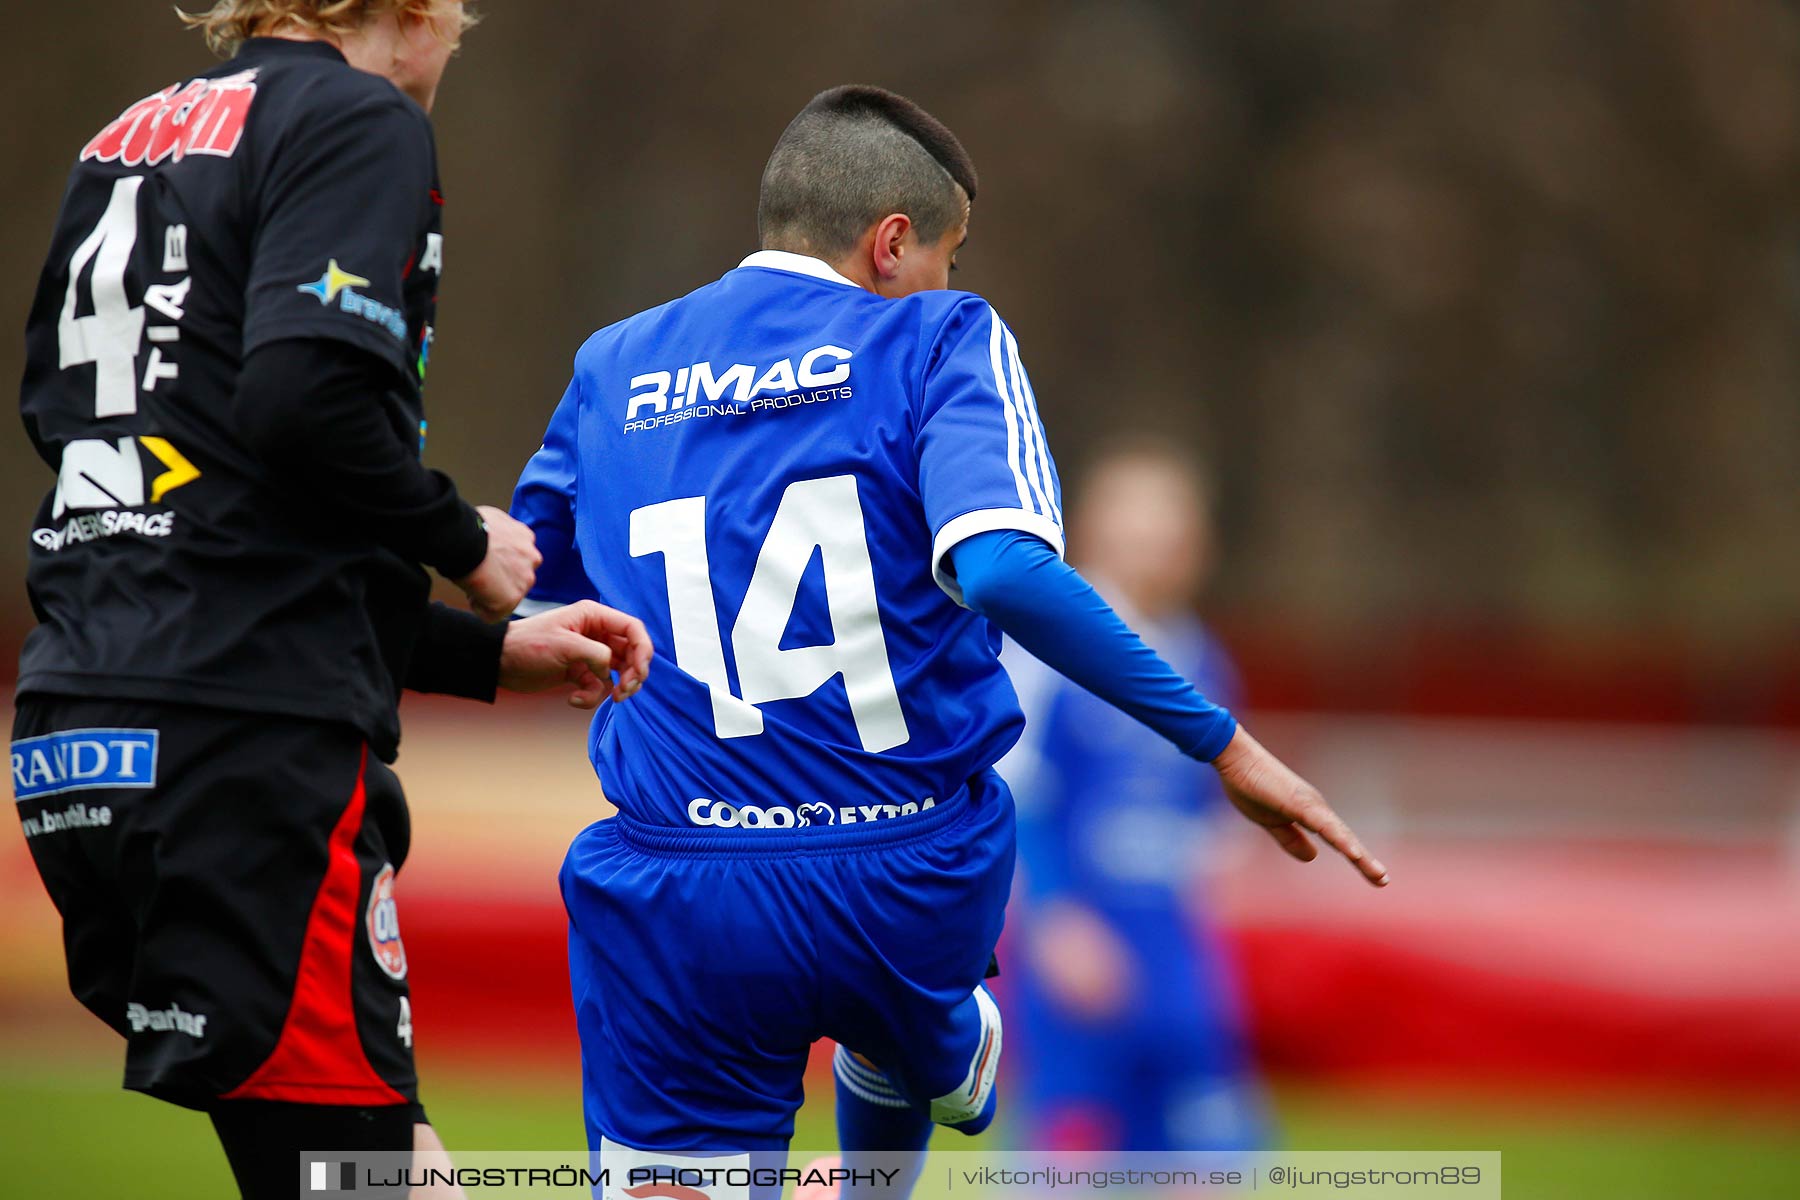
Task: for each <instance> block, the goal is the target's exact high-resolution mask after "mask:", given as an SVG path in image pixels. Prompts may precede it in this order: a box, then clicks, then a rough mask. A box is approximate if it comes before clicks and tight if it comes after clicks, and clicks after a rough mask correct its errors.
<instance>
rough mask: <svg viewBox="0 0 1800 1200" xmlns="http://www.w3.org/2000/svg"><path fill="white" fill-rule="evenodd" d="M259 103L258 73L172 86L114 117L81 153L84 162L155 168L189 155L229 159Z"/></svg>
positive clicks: (242, 72) (239, 74)
mask: <svg viewBox="0 0 1800 1200" xmlns="http://www.w3.org/2000/svg"><path fill="white" fill-rule="evenodd" d="M255 100H256V70H255V68H252V69H250V70H248V71H241V72H239V73H238V74H236V75H227V76H225V77H224V78H222V79H196V80H194V81H193V82H192V83H190V84H188V85H187V86H185V87H183V86H182V85H180V84H171V85H170V86H169V87H166V88H164V89H163V90H162V91H160V92H157V93H156V94H155V95H154V96H145V97H144V98H143V99H142V100H139V101H138V102H137V103H136V104H133V105H132V106H131V107H130V108H128V109H126V110H125V111H124V112H122V113H120V114H119V115H118V116H117V117H115V118H114V119H113V121H112V123H111V124H110V125H108V126H107V127H106V128H105V129H102V130H101V131H100V132H99V133H97V134H95V135H94V140H93V141H91V142H89V143H88V144H87V145H86V146H83V147H82V149H81V161H83V162H87V161H89V160H90V159H97V160H99V161H100V162H117V163H120V164H121V165H123V166H127V167H136V166H151V167H154V166H155V165H156V164H158V163H160V162H162V161H163V160H164V159H169V160H170V161H172V162H180V161H181V160H182V159H184V158H186V157H187V156H188V155H190V154H210V155H214V156H216V157H219V158H230V157H231V156H232V155H233V154H234V153H236V152H237V148H238V143H239V142H240V141H242V140H243V137H244V125H245V123H246V122H247V121H248V120H249V119H250V105H251V104H252V103H253V102H254V101H255Z"/></svg>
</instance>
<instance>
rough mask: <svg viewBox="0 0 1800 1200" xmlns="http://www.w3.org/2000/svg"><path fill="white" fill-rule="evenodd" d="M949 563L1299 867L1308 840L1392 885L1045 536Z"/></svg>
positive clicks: (986, 541)
mask: <svg viewBox="0 0 1800 1200" xmlns="http://www.w3.org/2000/svg"><path fill="white" fill-rule="evenodd" d="M950 557H951V561H952V563H953V565H954V568H955V572H956V579H957V582H958V584H959V586H960V587H961V589H962V593H963V599H964V602H965V603H966V604H967V605H968V606H969V607H970V608H973V609H974V610H975V611H976V612H979V613H981V614H983V615H984V616H986V617H987V618H988V619H989V620H991V621H993V622H994V623H995V624H996V625H998V626H999V627H1000V628H1001V630H1002V631H1004V632H1005V633H1006V634H1007V635H1008V636H1009V637H1011V638H1012V639H1013V640H1014V641H1016V642H1018V643H1019V645H1020V646H1022V647H1024V648H1025V649H1026V650H1027V651H1028V652H1030V653H1031V654H1032V655H1033V656H1034V657H1035V658H1037V659H1038V660H1039V661H1040V662H1042V663H1044V664H1045V665H1046V666H1048V667H1050V668H1051V669H1053V670H1055V671H1056V672H1058V673H1059V674H1061V675H1063V676H1064V677H1065V678H1067V679H1069V680H1071V681H1072V682H1074V683H1077V684H1080V685H1081V686H1082V687H1084V688H1086V689H1087V690H1088V691H1090V692H1092V693H1094V695H1096V696H1098V697H1100V698H1101V699H1102V700H1105V701H1106V702H1107V703H1109V704H1111V705H1113V706H1114V707H1116V708H1118V709H1119V710H1121V711H1122V712H1124V713H1126V714H1128V715H1130V716H1132V717H1134V718H1136V719H1137V720H1139V721H1141V722H1143V723H1144V724H1145V725H1147V726H1149V727H1150V728H1151V729H1154V730H1155V731H1156V732H1157V733H1159V734H1161V735H1162V736H1163V737H1165V738H1167V739H1168V740H1169V741H1171V742H1173V743H1174V744H1175V745H1176V746H1177V747H1178V748H1179V749H1180V750H1181V752H1182V753H1184V754H1186V755H1188V756H1190V757H1192V758H1198V759H1202V760H1204V761H1206V762H1210V763H1212V765H1213V767H1214V768H1215V769H1216V770H1217V771H1218V772H1219V778H1220V781H1221V782H1222V783H1223V784H1224V787H1225V793H1226V795H1227V796H1229V797H1230V799H1231V802H1232V804H1233V805H1234V806H1236V808H1237V809H1238V811H1239V812H1241V813H1243V814H1244V815H1245V816H1246V817H1248V818H1249V819H1250V820H1252V821H1254V822H1255V823H1256V824H1258V825H1261V826H1262V827H1263V828H1265V829H1267V830H1268V831H1269V834H1270V836H1272V837H1273V838H1274V839H1275V840H1276V841H1277V842H1279V843H1280V844H1281V846H1282V848H1283V849H1285V850H1286V851H1287V852H1288V853H1289V854H1292V855H1293V856H1294V857H1295V858H1298V859H1300V860H1301V861H1303V862H1310V861H1311V860H1312V859H1313V858H1315V857H1317V851H1315V850H1314V849H1313V846H1312V843H1311V841H1310V840H1309V839H1308V838H1307V836H1306V835H1307V833H1308V832H1309V831H1310V832H1312V833H1316V834H1318V835H1319V836H1320V837H1321V838H1323V839H1325V841H1326V843H1327V844H1329V845H1330V846H1332V847H1333V848H1335V849H1337V850H1338V851H1339V852H1340V853H1342V854H1343V855H1344V856H1345V857H1346V858H1348V859H1349V860H1350V861H1351V862H1352V863H1353V864H1354V865H1355V866H1356V868H1357V869H1358V870H1360V871H1361V872H1362V873H1363V875H1364V877H1365V878H1367V879H1368V880H1369V882H1371V883H1373V884H1375V885H1376V886H1381V885H1384V884H1385V883H1386V882H1387V868H1385V867H1383V866H1382V865H1381V864H1380V863H1379V862H1377V861H1376V860H1375V859H1374V858H1372V857H1371V856H1370V855H1369V852H1368V851H1367V850H1365V849H1364V848H1363V846H1362V843H1360V842H1359V841H1357V840H1356V837H1355V835H1353V834H1352V833H1351V832H1350V830H1349V828H1348V827H1347V826H1346V825H1345V824H1344V822H1343V821H1342V820H1341V819H1340V818H1339V817H1338V815H1337V814H1336V813H1334V812H1332V811H1331V808H1330V806H1329V805H1327V804H1326V803H1325V800H1324V797H1323V796H1321V795H1320V794H1319V790H1318V789H1317V788H1315V787H1313V786H1312V785H1311V784H1309V783H1307V782H1306V781H1305V780H1304V779H1301V778H1300V776H1298V775H1296V774H1295V773H1294V772H1293V771H1292V770H1290V769H1289V768H1288V767H1287V766H1286V764H1284V763H1283V762H1282V761H1281V760H1280V759H1278V758H1276V757H1275V756H1274V755H1272V754H1270V753H1269V752H1268V751H1267V750H1264V749H1263V748H1262V746H1261V744H1259V743H1258V742H1257V741H1256V739H1255V738H1253V737H1251V736H1250V735H1249V734H1248V733H1246V732H1245V731H1244V730H1243V729H1242V728H1241V727H1240V726H1239V725H1238V723H1237V721H1236V720H1235V719H1234V718H1233V717H1232V715H1231V714H1230V713H1229V712H1227V711H1226V710H1225V709H1223V708H1221V707H1219V706H1218V705H1216V704H1213V703H1212V702H1210V701H1209V700H1207V699H1206V697H1204V696H1202V695H1201V694H1200V693H1199V692H1198V691H1196V690H1195V688H1194V686H1193V684H1191V683H1189V682H1188V681H1187V680H1185V679H1183V678H1182V677H1181V675H1180V674H1179V673H1178V672H1177V671H1176V670H1175V668H1173V667H1171V666H1170V665H1169V664H1168V663H1167V662H1165V661H1164V660H1163V659H1162V657H1161V656H1159V655H1158V654H1157V653H1156V652H1155V651H1154V650H1152V649H1150V647H1149V646H1147V645H1145V643H1144V640H1143V639H1142V638H1140V637H1139V636H1138V635H1137V634H1136V633H1135V632H1133V631H1132V629H1131V628H1130V626H1128V625H1126V624H1125V622H1124V621H1122V620H1120V619H1119V615H1118V614H1117V613H1116V612H1114V611H1113V609H1112V606H1111V605H1109V604H1107V603H1106V601H1105V600H1103V599H1101V597H1100V595H1099V593H1097V592H1095V591H1094V589H1093V587H1092V586H1091V585H1089V584H1088V582H1087V581H1086V580H1085V579H1083V578H1082V577H1081V575H1080V574H1079V573H1078V572H1076V570H1075V569H1074V568H1073V567H1071V566H1069V565H1068V564H1067V563H1065V562H1063V561H1062V560H1061V559H1060V558H1058V557H1057V555H1056V552H1055V551H1054V550H1052V549H1051V548H1050V546H1049V545H1048V544H1047V543H1045V542H1044V541H1043V539H1041V538H1038V537H1036V536H1033V535H1031V534H1027V533H1022V532H1019V531H1017V530H1012V529H1001V530H993V531H990V532H986V533H980V534H976V535H974V536H973V537H970V538H968V539H966V540H965V541H962V542H960V543H958V544H957V545H956V546H955V547H954V548H953V549H952V550H951V552H950Z"/></svg>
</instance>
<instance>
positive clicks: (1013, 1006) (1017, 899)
mask: <svg viewBox="0 0 1800 1200" xmlns="http://www.w3.org/2000/svg"><path fill="white" fill-rule="evenodd" d="M1210 493H1211V488H1210V486H1209V483H1208V480H1207V478H1206V476H1205V475H1204V473H1203V470H1202V468H1201V467H1200V465H1199V464H1198V462H1196V461H1195V460H1193V459H1192V458H1190V457H1188V456H1186V455H1184V454H1182V453H1180V452H1179V451H1176V450H1173V449H1169V448H1168V447H1166V446H1164V445H1159V444H1157V443H1154V442H1152V441H1150V440H1149V439H1147V438H1145V439H1139V440H1133V441H1130V442H1121V443H1117V444H1115V445H1113V446H1112V447H1111V448H1110V449H1108V450H1107V451H1105V452H1103V453H1102V454H1101V455H1100V456H1099V458H1098V459H1097V460H1096V461H1095V463H1094V465H1093V467H1092V468H1091V471H1090V473H1089V475H1088V477H1087V480H1086V483H1085V486H1083V487H1082V488H1081V489H1080V490H1079V492H1078V494H1077V497H1076V501H1077V502H1076V504H1075V505H1073V506H1072V507H1071V512H1070V522H1069V545H1070V555H1071V558H1072V560H1073V561H1074V563H1075V565H1076V566H1078V567H1079V568H1080V570H1081V571H1082V573H1083V574H1084V575H1086V576H1087V577H1088V578H1089V579H1091V580H1092V581H1093V583H1094V586H1095V588H1096V589H1097V590H1098V591H1099V592H1100V593H1101V594H1102V595H1103V596H1105V597H1106V598H1107V600H1108V601H1109V602H1110V603H1111V604H1112V605H1113V607H1114V608H1115V609H1116V610H1117V611H1118V612H1119V613H1121V614H1122V615H1124V616H1125V618H1126V619H1127V620H1128V621H1129V622H1130V623H1131V625H1132V627H1133V628H1134V629H1136V630H1138V631H1139V632H1140V633H1141V634H1142V635H1143V637H1144V639H1145V641H1147V642H1148V643H1149V644H1150V645H1151V646H1152V647H1154V648H1155V649H1156V650H1157V651H1158V652H1159V653H1160V654H1161V655H1162V656H1163V657H1164V658H1165V659H1167V660H1168V661H1169V662H1170V663H1171V664H1172V665H1173V666H1174V667H1175V668H1176V669H1177V670H1179V671H1180V672H1181V673H1182V674H1183V675H1185V676H1187V677H1188V678H1189V679H1191V680H1193V681H1194V683H1195V685H1196V686H1197V687H1198V688H1199V689H1200V690H1201V691H1202V692H1204V693H1205V694H1206V695H1207V696H1209V697H1212V698H1213V699H1214V700H1216V701H1217V702H1218V703H1220V704H1223V705H1225V706H1227V707H1235V705H1236V703H1237V695H1238V680H1237V673H1236V670H1235V669H1234V667H1233V665H1232V663H1231V660H1230V658H1229V657H1228V656H1227V654H1226V652H1225V650H1224V648H1223V647H1222V646H1220V645H1219V643H1218V642H1217V641H1216V640H1215V639H1214V638H1213V636H1212V634H1211V633H1210V632H1209V631H1208V630H1207V629H1206V627H1205V626H1204V625H1202V624H1201V622H1200V620H1199V619H1198V617H1196V615H1195V612H1194V606H1195V603H1196V602H1197V601H1198V599H1199V598H1200V595H1201V593H1202V591H1203V590H1204V588H1205V585H1206V582H1207V579H1208V576H1209V575H1210V574H1211V571H1212V566H1213V562H1214V553H1215V544H1214V531H1213V527H1212V507H1211V495H1210ZM1002 661H1003V662H1005V664H1006V666H1007V669H1008V671H1009V672H1010V673H1011V675H1012V677H1013V682H1014V685H1015V686H1016V687H1017V688H1018V691H1019V698H1020V703H1021V706H1022V707H1023V708H1024V710H1025V716H1026V727H1025V734H1024V737H1023V738H1022V739H1021V740H1020V742H1019V744H1018V746H1017V747H1015V748H1014V750H1013V752H1012V754H1010V755H1009V756H1008V757H1007V758H1006V759H1005V760H1004V761H1003V762H1002V763H1001V764H1000V772H1001V775H1002V776H1003V777H1004V778H1005V779H1006V780H1007V782H1008V783H1010V784H1011V785H1012V787H1013V791H1014V795H1015V796H1016V798H1017V803H1018V820H1019V826H1018V828H1019V874H1018V877H1017V879H1016V882H1015V888H1014V906H1013V913H1012V917H1013V921H1012V929H1013V935H1012V940H1011V941H1010V942H1009V945H1011V946H1014V947H1015V948H1016V949H1015V953H1014V956H1013V957H1012V958H1010V959H1009V960H1008V963H1007V967H1008V970H1007V974H1006V978H1005V980H1004V983H1005V985H1006V986H1005V987H1004V988H1001V989H996V990H997V992H998V994H999V996H1000V1002H1001V1006H1002V1011H1004V1012H1005V1013H1006V1017H1007V1022H1008V1024H1010V1025H1012V1026H1013V1028H1014V1029H1016V1030H1018V1034H1017V1037H1018V1044H1019V1047H1020V1051H1021V1052H1020V1054H1019V1055H1017V1056H1016V1057H1014V1058H1013V1059H1012V1061H1013V1062H1014V1063H1016V1064H1018V1065H1017V1067H1016V1068H1015V1070H1014V1072H1013V1074H1012V1076H1011V1078H1012V1079H1013V1080H1014V1081H1015V1082H1016V1083H1017V1084H1018V1086H1019V1088H1020V1089H1021V1090H1020V1091H1019V1092H1018V1093H1017V1095H1018V1103H1019V1107H1020V1111H1021V1115H1022V1119H1023V1122H1024V1124H1023V1127H1022V1129H1021V1131H1020V1132H1021V1133H1022V1139H1021V1144H1023V1145H1025V1146H1029V1147H1032V1148H1043V1149H1060V1150H1101V1149H1125V1150H1242V1149H1254V1148H1257V1147H1258V1146H1260V1145H1261V1144H1262V1143H1263V1141H1264V1139H1265V1136H1266V1132H1267V1129H1266V1121H1265V1116H1264V1112H1263V1102H1262V1098H1261V1095H1260V1092H1259V1089H1258V1086H1257V1084H1256V1081H1255V1078H1254V1075H1253V1071H1252V1066H1251V1063H1250V1059H1249V1055H1248V1050H1247V1045H1246V1041H1245V1037H1244V1031H1243V1028H1242V1021H1241V1015H1240V1012H1239V1005H1238V995H1237V980H1236V978H1235V972H1234V970H1233V967H1232V963H1231V961H1230V959H1229V957H1228V955H1227V954H1226V953H1225V950H1224V947H1223V946H1222V945H1221V944H1220V939H1219V936H1218V932H1217V931H1216V929H1215V928H1214V927H1213V924H1212V922H1211V921H1210V920H1209V919H1208V916H1207V914H1206V913H1205V911H1204V910H1203V909H1202V908H1201V907H1199V905H1198V902H1199V901H1200V899H1201V898H1200V897H1199V896H1198V895H1197V894H1196V889H1197V885H1198V884H1199V882H1200V880H1201V878H1202V875H1203V873H1204V871H1205V867H1206V862H1207V859H1208V858H1209V856H1212V855H1214V854H1216V853H1217V850H1218V847H1217V841H1216V839H1217V838H1219V837H1221V836H1224V835H1225V834H1226V831H1225V830H1224V829H1223V828H1218V827H1217V825H1218V823H1219V822H1220V821H1221V820H1222V819H1223V818H1225V817H1227V815H1228V814H1229V812H1230V809H1229V806H1228V805H1227V803H1226V800H1225V796H1224V793H1223V792H1222V791H1221V789H1220V787H1219V782H1218V775H1217V773H1216V772H1214V771H1212V770H1211V769H1210V768H1208V767H1207V765H1206V764H1205V763H1200V762H1196V761H1194V760H1193V759H1191V758H1188V757H1186V756H1184V755H1182V754H1181V753H1179V752H1178V751H1176V750H1175V749H1174V748H1173V747H1172V746H1170V745H1169V744H1168V743H1167V742H1166V741H1164V740H1163V739H1162V738H1159V737H1157V736H1156V734H1154V733H1153V732H1151V731H1150V730H1149V729H1148V728H1146V727H1145V726H1144V725H1141V724H1139V723H1138V722H1136V721H1133V720H1131V719H1130V718H1129V717H1127V716H1125V715H1124V714H1123V713H1121V712H1120V711H1119V710H1118V709H1117V708H1115V707H1113V706H1112V705H1110V704H1107V703H1106V702H1105V701H1103V700H1100V699H1099V698H1097V697H1096V696H1094V695H1093V694H1092V693H1091V692H1088V691H1086V690H1085V689H1083V688H1081V687H1078V686H1076V685H1075V684H1072V683H1070V682H1069V681H1068V680H1067V679H1065V678H1063V677H1062V676H1061V675H1058V674H1057V673H1056V672H1054V671H1052V670H1050V669H1049V668H1048V667H1045V666H1044V665H1043V664H1042V663H1040V662H1038V661H1037V660H1036V659H1034V658H1032V657H1031V656H1030V655H1029V654H1027V653H1026V652H1025V651H1024V650H1022V649H1020V648H1019V647H1018V646H1017V645H1016V644H1011V643H1009V644H1008V646H1007V648H1006V651H1005V652H1004V654H1003V656H1002ZM1233 832H1235V831H1233ZM1021 951H1022V952H1021Z"/></svg>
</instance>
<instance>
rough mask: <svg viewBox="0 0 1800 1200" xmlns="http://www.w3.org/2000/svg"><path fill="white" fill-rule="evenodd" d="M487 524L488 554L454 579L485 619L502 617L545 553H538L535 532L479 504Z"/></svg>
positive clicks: (516, 604) (524, 588)
mask: <svg viewBox="0 0 1800 1200" xmlns="http://www.w3.org/2000/svg"><path fill="white" fill-rule="evenodd" d="M475 511H476V512H478V513H480V514H481V520H482V523H483V524H485V525H486V526H487V535H488V550H487V557H486V558H484V559H482V560H481V565H480V566H479V567H476V568H475V569H474V570H473V571H471V572H469V574H467V575H465V576H463V577H462V578H461V579H459V580H457V581H456V586H457V587H459V588H461V589H462V590H463V591H464V592H465V593H466V594H467V595H468V597H469V607H470V608H472V609H474V610H475V614H476V615H477V616H479V617H480V618H481V619H482V620H484V621H504V620H506V618H508V617H510V616H512V612H513V609H515V608H517V607H519V601H521V600H523V599H525V594H526V593H527V592H529V591H530V590H531V585H532V584H533V583H535V582H537V569H538V567H539V566H540V565H541V564H542V563H543V561H544V556H543V555H542V554H540V553H538V548H537V535H536V534H534V533H532V532H531V530H530V528H529V527H528V526H526V525H523V524H521V523H520V522H518V521H515V520H513V519H512V517H511V516H509V515H507V514H506V513H504V512H502V511H501V510H500V509H497V508H490V507H489V506H488V505H485V504H483V505H481V506H480V507H479V508H477V509H476V510H475Z"/></svg>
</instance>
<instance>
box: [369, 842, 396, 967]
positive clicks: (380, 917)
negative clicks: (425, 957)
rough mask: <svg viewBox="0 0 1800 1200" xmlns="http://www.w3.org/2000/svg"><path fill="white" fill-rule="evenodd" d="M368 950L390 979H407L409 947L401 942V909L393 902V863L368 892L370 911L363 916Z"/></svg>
mask: <svg viewBox="0 0 1800 1200" xmlns="http://www.w3.org/2000/svg"><path fill="white" fill-rule="evenodd" d="M363 924H364V925H366V926H367V927H368V931H369V951H370V953H372V954H374V955H375V962H376V964H377V965H379V966H380V967H381V969H382V970H383V971H385V972H386V973H387V975H388V977H389V978H391V979H405V978H406V944H405V943H404V942H402V941H401V940H400V910H399V908H398V907H397V906H396V905H395V903H394V864H392V863H387V864H384V865H383V866H382V868H381V873H380V874H378V875H376V876H375V884H374V886H373V887H371V888H370V889H369V911H368V912H367V913H366V914H365V915H364V917H363Z"/></svg>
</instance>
